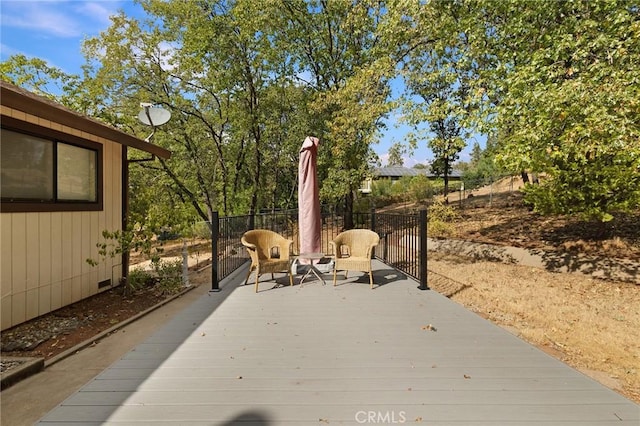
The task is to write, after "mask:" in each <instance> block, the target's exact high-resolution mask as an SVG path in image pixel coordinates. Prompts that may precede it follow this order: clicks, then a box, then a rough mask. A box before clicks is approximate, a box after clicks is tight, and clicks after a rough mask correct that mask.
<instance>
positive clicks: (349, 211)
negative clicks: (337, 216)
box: [344, 190, 353, 230]
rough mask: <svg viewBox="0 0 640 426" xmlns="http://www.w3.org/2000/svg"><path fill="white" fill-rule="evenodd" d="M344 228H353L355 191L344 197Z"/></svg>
mask: <svg viewBox="0 0 640 426" xmlns="http://www.w3.org/2000/svg"><path fill="white" fill-rule="evenodd" d="M344 229H345V230H347V229H353V191H351V190H349V192H348V193H347V195H345V197H344Z"/></svg>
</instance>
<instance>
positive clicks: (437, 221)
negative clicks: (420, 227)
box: [427, 202, 459, 238]
mask: <svg viewBox="0 0 640 426" xmlns="http://www.w3.org/2000/svg"><path fill="white" fill-rule="evenodd" d="M458 218H459V215H458V213H457V212H456V211H455V209H454V208H453V207H451V206H448V205H445V204H443V203H442V202H436V203H433V204H432V205H431V206H429V209H428V211H427V234H428V235H429V236H430V237H436V238H445V237H450V236H452V235H453V234H454V232H455V227H454V223H455V221H456V220H458Z"/></svg>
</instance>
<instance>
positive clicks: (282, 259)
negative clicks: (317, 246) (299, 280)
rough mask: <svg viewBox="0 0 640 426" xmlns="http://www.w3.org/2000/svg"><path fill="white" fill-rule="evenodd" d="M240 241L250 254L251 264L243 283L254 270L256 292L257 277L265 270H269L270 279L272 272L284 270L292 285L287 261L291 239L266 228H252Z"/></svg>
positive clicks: (289, 265)
mask: <svg viewBox="0 0 640 426" xmlns="http://www.w3.org/2000/svg"><path fill="white" fill-rule="evenodd" d="M241 241H242V245H243V246H245V247H246V249H247V251H248V252H249V255H250V256H251V266H250V267H249V273H248V274H247V279H246V280H245V281H244V283H245V285H246V284H247V282H248V281H249V276H250V275H251V272H253V271H254V270H255V273H256V293H257V292H258V278H259V277H260V275H262V274H264V273H267V272H271V279H272V280H273V279H274V275H273V274H274V272H286V273H288V274H289V285H293V275H291V264H290V263H289V255H290V253H291V248H292V246H293V241H292V240H288V239H286V238H284V237H283V236H281V235H280V234H278V233H277V232H273V231H270V230H268V229H254V230H252V231H247V232H245V233H244V235H243V236H242V240H241Z"/></svg>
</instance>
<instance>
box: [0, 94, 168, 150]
mask: <svg viewBox="0 0 640 426" xmlns="http://www.w3.org/2000/svg"><path fill="white" fill-rule="evenodd" d="M0 103H1V104H2V105H4V106H7V107H9V108H12V109H15V110H18V111H22V112H24V113H27V114H31V115H34V116H36V117H40V118H43V119H45V120H49V121H51V122H53V123H58V124H61V125H64V126H68V127H71V128H73V129H78V130H81V131H83V132H86V133H89V134H92V135H95V136H99V137H102V138H104V139H108V140H110V141H113V142H116V143H119V144H121V145H125V146H129V147H132V148H136V149H139V150H141V151H145V152H148V153H150V154H153V155H156V156H158V157H160V158H164V159H167V158H169V157H171V151H168V150H166V149H164V148H162V147H160V146H158V145H154V144H151V143H149V142H146V141H144V140H142V139H139V138H137V137H135V136H131V135H129V134H127V133H125V132H123V131H121V130H118V129H116V128H115V127H111V126H109V125H107V124H105V123H103V122H101V121H98V120H96V119H93V118H89V117H85V116H83V115H82V114H79V113H77V112H75V111H73V110H71V109H69V108H67V107H65V106H62V105H60V104H58V103H56V102H54V101H51V100H49V99H47V98H44V97H42V96H38V95H35V94H33V93H31V92H29V91H27V90H24V89H22V88H19V87H17V86H14V85H12V84H9V83H6V82H4V81H0Z"/></svg>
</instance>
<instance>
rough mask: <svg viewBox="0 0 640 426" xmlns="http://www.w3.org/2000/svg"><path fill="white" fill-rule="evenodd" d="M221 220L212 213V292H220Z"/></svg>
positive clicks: (215, 213)
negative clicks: (219, 250)
mask: <svg viewBox="0 0 640 426" xmlns="http://www.w3.org/2000/svg"><path fill="white" fill-rule="evenodd" d="M219 230H220V218H219V216H218V212H211V290H209V291H214V292H217V291H220V287H219V285H218V233H219Z"/></svg>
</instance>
